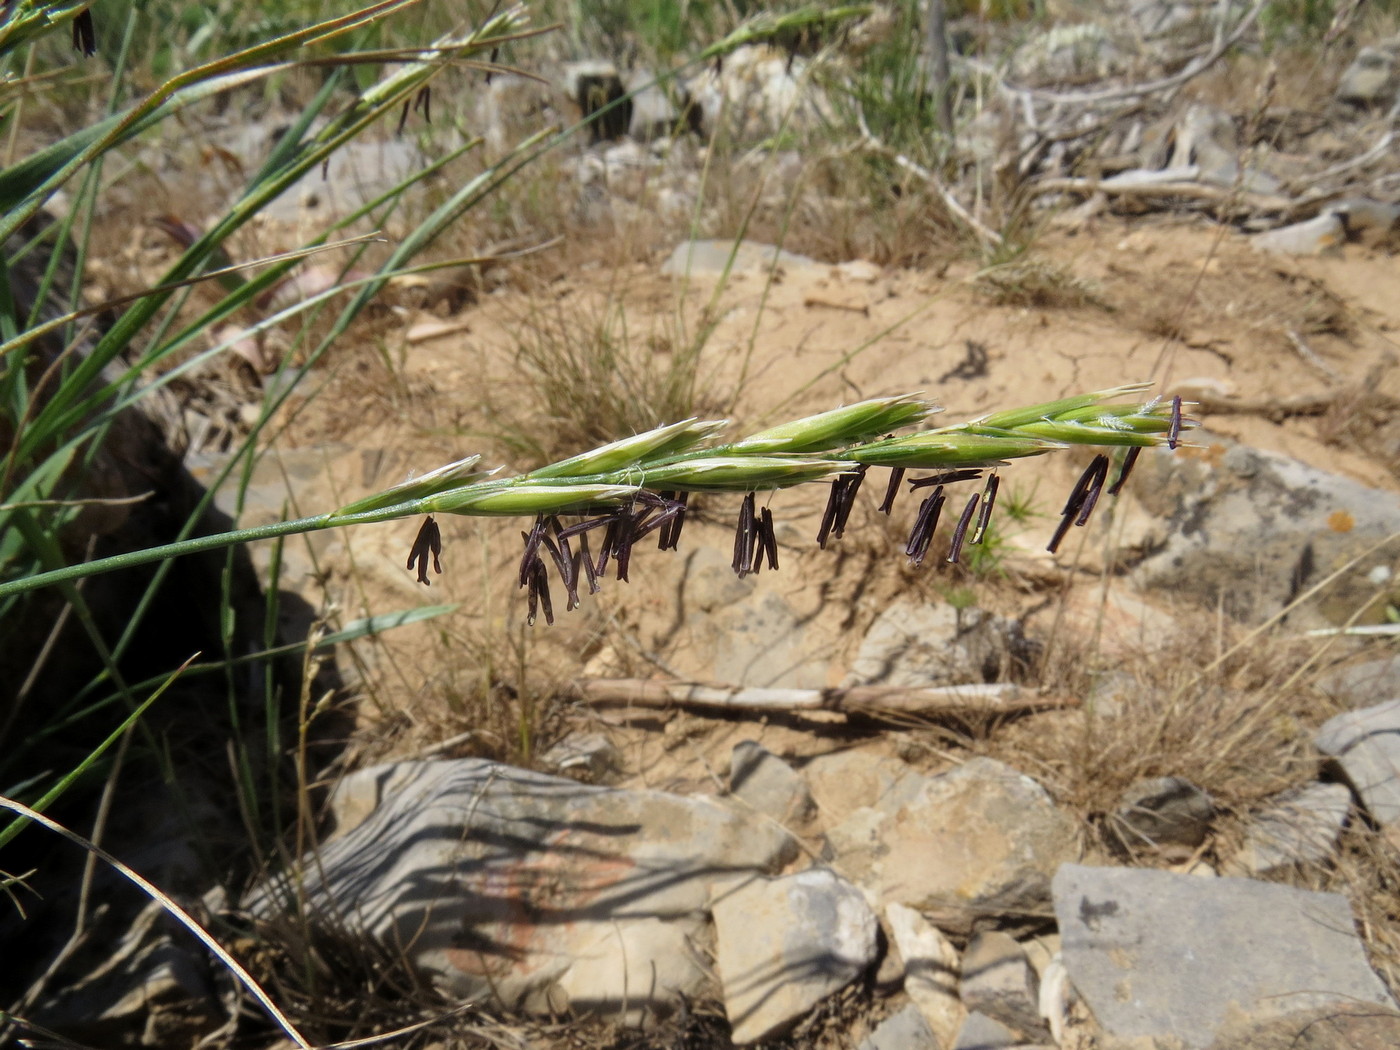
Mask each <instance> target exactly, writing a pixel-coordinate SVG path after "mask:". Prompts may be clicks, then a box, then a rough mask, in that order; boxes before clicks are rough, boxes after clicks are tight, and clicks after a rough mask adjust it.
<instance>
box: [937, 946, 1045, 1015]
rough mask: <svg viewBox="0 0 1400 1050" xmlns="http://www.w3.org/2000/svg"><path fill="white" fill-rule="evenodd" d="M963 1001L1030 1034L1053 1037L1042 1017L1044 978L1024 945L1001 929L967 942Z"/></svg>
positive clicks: (976, 1010) (972, 1008)
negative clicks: (1025, 950) (1022, 946)
mask: <svg viewBox="0 0 1400 1050" xmlns="http://www.w3.org/2000/svg"><path fill="white" fill-rule="evenodd" d="M959 990H960V993H961V997H962V1001H963V1004H964V1005H965V1006H966V1007H967V1008H968V1009H969V1010H972V1011H974V1012H977V1013H982V1014H985V1015H986V1016H988V1017H990V1018H991V1019H992V1020H994V1021H1000V1022H1001V1023H1002V1024H1004V1025H1006V1026H1007V1027H1008V1028H1011V1029H1013V1030H1014V1031H1016V1032H1018V1033H1019V1034H1020V1035H1021V1037H1022V1039H1023V1041H1024V1039H1026V1038H1028V1037H1029V1038H1038V1037H1040V1036H1044V1037H1046V1038H1049V1035H1050V1033H1049V1032H1048V1031H1047V1030H1046V1029H1045V1026H1044V1025H1043V1024H1042V1023H1041V1019H1040V982H1039V980H1038V979H1037V977H1036V975H1035V971H1034V970H1033V969H1032V968H1031V964H1030V960H1029V959H1027V958H1026V953H1025V952H1023V951H1022V950H1021V946H1020V945H1019V944H1017V943H1016V942H1015V940H1013V939H1012V938H1011V936H1010V935H1009V934H1006V933H1002V932H1001V931H1000V930H984V931H983V932H981V933H978V934H976V935H975V936H974V937H973V938H972V940H970V941H969V942H968V944H967V951H966V952H964V953H963V959H962V982H961V984H960V985H959Z"/></svg>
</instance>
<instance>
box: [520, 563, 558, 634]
mask: <svg viewBox="0 0 1400 1050" xmlns="http://www.w3.org/2000/svg"><path fill="white" fill-rule="evenodd" d="M536 601H538V603H539V605H540V606H542V607H543V608H544V622H545V624H546V625H547V626H549V627H553V626H554V603H553V602H552V601H550V597H549V571H548V570H547V569H546V568H545V567H544V562H543V561H541V560H540V559H539V558H536V559H535V564H534V567H533V569H531V571H530V593H529V612H528V614H527V616H526V617H525V622H526V623H527V624H528V625H529V626H531V627H533V626H535V611H536Z"/></svg>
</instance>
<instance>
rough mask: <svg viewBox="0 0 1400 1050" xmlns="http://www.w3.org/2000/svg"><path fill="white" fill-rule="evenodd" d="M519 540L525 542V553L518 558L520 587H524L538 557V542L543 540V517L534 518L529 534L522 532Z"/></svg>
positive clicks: (528, 580)
mask: <svg viewBox="0 0 1400 1050" xmlns="http://www.w3.org/2000/svg"><path fill="white" fill-rule="evenodd" d="M520 536H521V539H523V540H524V541H525V553H524V554H522V555H521V556H520V586H521V587H524V586H525V585H526V584H527V583H529V582H530V569H531V566H533V565H534V563H535V561H536V560H537V559H538V558H539V556H540V540H541V539H543V538H544V515H543V514H541V515H539V516H538V517H536V518H535V524H534V526H533V527H532V528H531V529H530V531H529V532H522V533H521V534H520Z"/></svg>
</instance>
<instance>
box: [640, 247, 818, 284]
mask: <svg viewBox="0 0 1400 1050" xmlns="http://www.w3.org/2000/svg"><path fill="white" fill-rule="evenodd" d="M817 265H819V264H818V263H817V261H816V260H815V259H811V258H809V257H807V256H805V255H798V254H796V253H795V252H789V251H784V250H783V249H781V248H776V247H774V246H773V245H771V244H760V243H758V242H757V241H739V242H738V244H737V245H736V244H735V242H734V241H684V242H682V243H681V244H678V245H677V246H676V248H675V250H674V251H672V252H671V257H670V258H669V259H667V260H666V262H664V263H663V264H662V266H661V272H662V274H664V275H665V276H667V277H684V276H687V275H689V276H691V277H718V276H719V275H720V274H722V273H724V272H725V271H726V269H727V270H728V271H729V273H730V274H739V273H764V272H767V271H768V270H771V269H773V268H774V267H775V266H776V267H778V268H779V269H788V270H800V269H805V268H806V267H809V266H817Z"/></svg>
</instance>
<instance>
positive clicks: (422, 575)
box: [405, 514, 442, 587]
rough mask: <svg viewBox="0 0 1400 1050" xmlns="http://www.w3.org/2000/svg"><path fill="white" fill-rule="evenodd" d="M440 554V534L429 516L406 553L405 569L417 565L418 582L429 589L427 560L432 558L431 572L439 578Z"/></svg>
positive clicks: (440, 567)
mask: <svg viewBox="0 0 1400 1050" xmlns="http://www.w3.org/2000/svg"><path fill="white" fill-rule="evenodd" d="M440 554H442V533H441V532H440V531H439V529H438V525H437V522H436V521H434V520H433V516H432V515H431V514H429V515H428V519H427V521H425V522H423V524H422V525H421V526H419V528H418V535H417V536H416V537H415V538H414V540H413V546H412V547H411V548H410V549H409V552H408V564H407V565H406V566H405V568H407V569H412V568H413V566H414V564H415V563H417V565H418V582H419V583H421V584H423V585H424V586H425V587H431V586H432V584H431V583H430V582H429V581H428V559H429V557H431V558H432V562H433V571H434V572H435V573H437V574H438V575H439V576H441V575H442V562H441V561H440V560H439V559H438V556H439V555H440Z"/></svg>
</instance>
